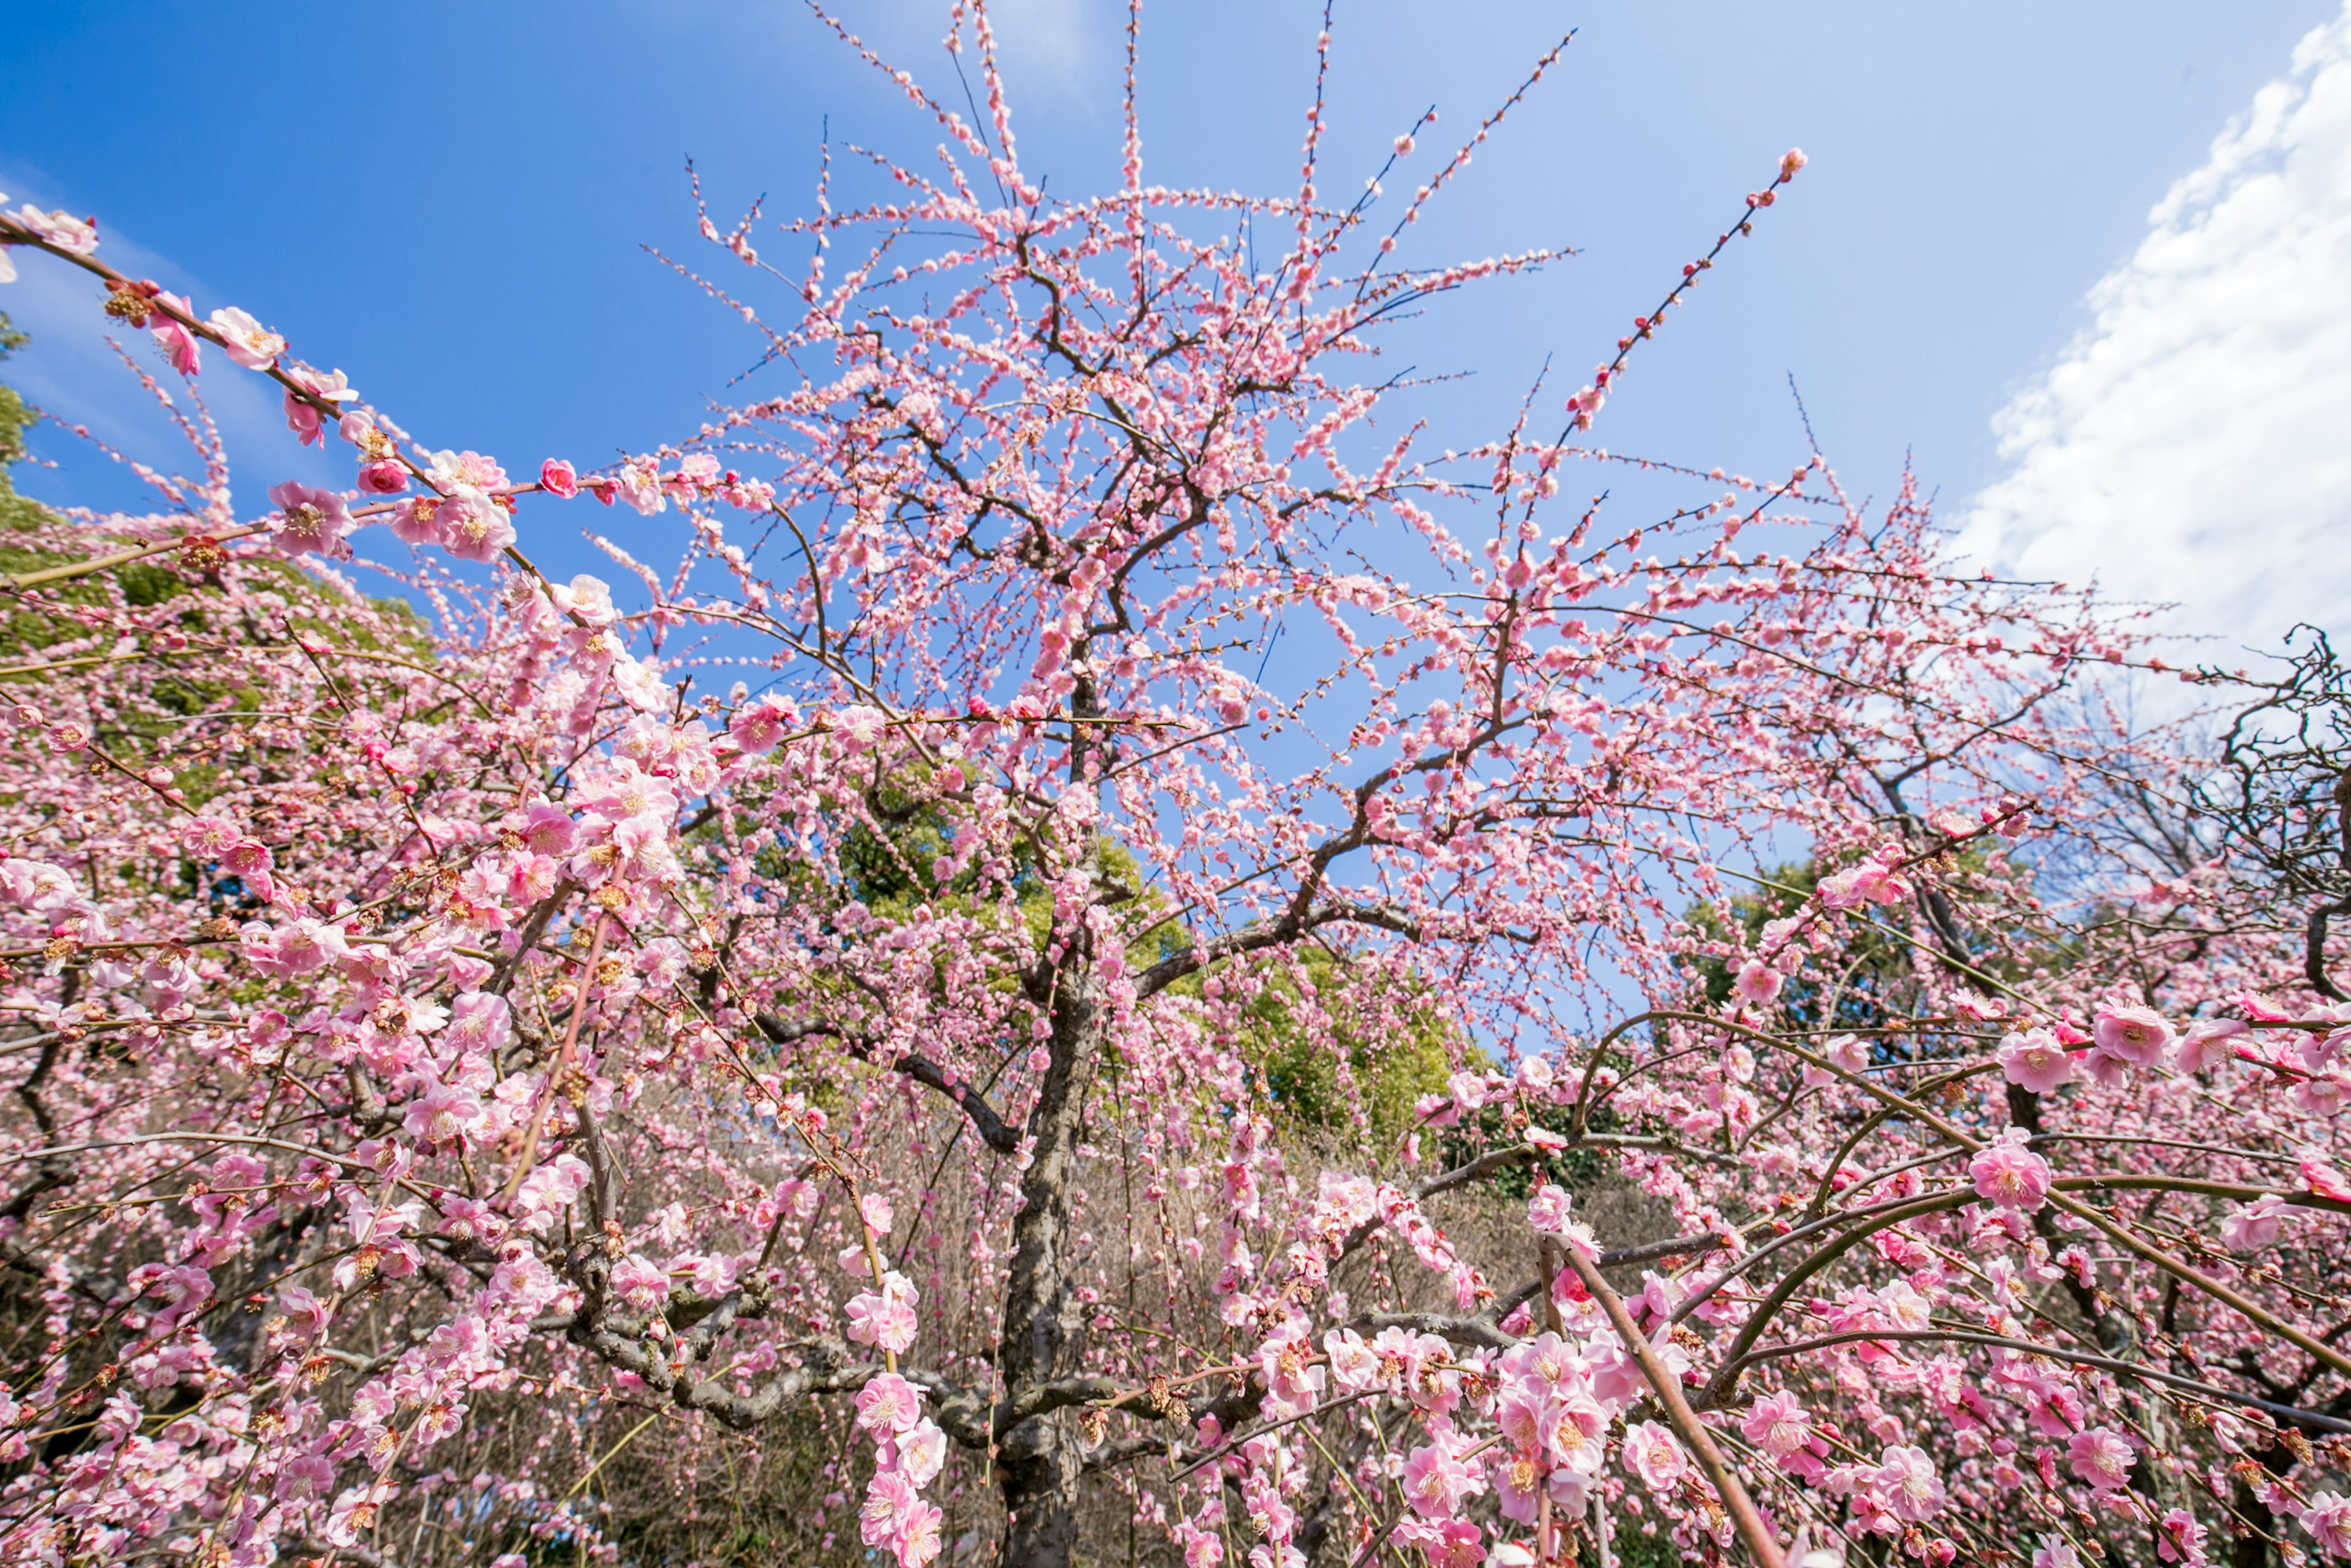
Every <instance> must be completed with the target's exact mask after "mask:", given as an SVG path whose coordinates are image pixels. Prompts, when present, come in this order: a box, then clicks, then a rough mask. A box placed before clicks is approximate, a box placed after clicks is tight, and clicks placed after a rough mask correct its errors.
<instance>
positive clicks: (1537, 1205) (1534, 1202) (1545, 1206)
mask: <svg viewBox="0 0 2351 1568" xmlns="http://www.w3.org/2000/svg"><path fill="white" fill-rule="evenodd" d="M1574 1203H1575V1199H1574V1198H1573V1197H1572V1196H1571V1195H1570V1194H1569V1192H1568V1190H1567V1189H1566V1188H1565V1187H1563V1186H1559V1185H1558V1184H1557V1183H1556V1182H1545V1183H1543V1184H1542V1185H1541V1186H1538V1187H1536V1188H1535V1190H1534V1196H1533V1197H1530V1198H1528V1199H1527V1223H1528V1225H1530V1226H1531V1227H1532V1228H1534V1232H1535V1234H1536V1235H1538V1236H1564V1235H1566V1234H1567V1228H1568V1226H1569V1225H1570V1224H1571V1223H1572V1221H1571V1220H1570V1218H1569V1216H1568V1210H1569V1209H1570V1208H1572V1207H1573V1206H1574Z"/></svg>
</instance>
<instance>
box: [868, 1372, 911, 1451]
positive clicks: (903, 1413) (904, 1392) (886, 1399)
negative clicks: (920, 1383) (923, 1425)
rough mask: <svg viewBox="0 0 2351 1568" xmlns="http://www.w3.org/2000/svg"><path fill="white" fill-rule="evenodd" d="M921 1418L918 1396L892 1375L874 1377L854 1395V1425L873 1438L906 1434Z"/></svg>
mask: <svg viewBox="0 0 2351 1568" xmlns="http://www.w3.org/2000/svg"><path fill="white" fill-rule="evenodd" d="M922 1415H923V1396H922V1395H921V1394H920V1393H919V1392H918V1391H917V1390H916V1389H915V1387H914V1385H913V1384H911V1383H909V1382H907V1381H906V1380H905V1379H904V1378H903V1377H901V1376H899V1375H897V1374H896V1373H894V1372H884V1373H880V1374H877V1375H875V1376H874V1377H873V1378H872V1379H871V1380H870V1381H869V1382H868V1383H867V1384H866V1385H865V1386H864V1387H862V1388H861V1389H859V1390H858V1391H857V1424H858V1426H860V1427H862V1428H864V1429H865V1430H866V1431H868V1432H872V1433H873V1434H874V1435H875V1436H877V1437H889V1436H894V1435H895V1434H897V1433H900V1432H904V1431H906V1430H908V1429H909V1428H911V1427H913V1426H914V1423H915V1422H916V1421H918V1420H920V1419H921V1418H922Z"/></svg>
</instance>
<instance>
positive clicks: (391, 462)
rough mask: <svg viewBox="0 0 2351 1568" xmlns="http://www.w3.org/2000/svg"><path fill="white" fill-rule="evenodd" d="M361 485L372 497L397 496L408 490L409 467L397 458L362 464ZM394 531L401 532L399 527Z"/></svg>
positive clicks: (386, 458) (385, 458)
mask: <svg viewBox="0 0 2351 1568" xmlns="http://www.w3.org/2000/svg"><path fill="white" fill-rule="evenodd" d="M359 483H360V489H362V490H365V491H366V492H367V493H368V494H370V495H371V496H396V495H398V494H399V493H400V492H401V491H402V490H405V489H407V488H408V467H407V465H405V464H403V463H402V462H401V461H400V460H399V459H398V458H396V457H384V458H380V459H378V460H377V461H375V462H373V463H362V464H360V474H359ZM412 526H413V525H412ZM393 531H394V532H395V533H396V532H398V531H399V529H398V528H397V526H395V528H394V529H393Z"/></svg>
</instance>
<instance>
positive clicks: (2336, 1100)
mask: <svg viewBox="0 0 2351 1568" xmlns="http://www.w3.org/2000/svg"><path fill="white" fill-rule="evenodd" d="M2286 1098H2287V1099H2288V1100H2290V1101H2292V1102H2293V1103H2294V1109H2295V1110H2297V1111H2300V1112H2302V1113H2304V1115H2308V1116H2339V1115H2341V1114H2342V1113H2343V1107H2344V1105H2345V1103H2346V1102H2351V1074H2346V1073H2345V1072H2343V1071H2341V1070H2340V1069H2337V1068H2333V1067H2330V1068H2327V1069H2326V1070H2325V1071H2321V1072H2314V1073H2312V1074H2311V1075H2310V1076H2309V1077H2307V1078H2304V1080H2303V1081H2302V1082H2299V1083H2297V1084H2295V1085H2294V1088H2293V1090H2292V1092H2289V1093H2288V1094H2287V1096H2286Z"/></svg>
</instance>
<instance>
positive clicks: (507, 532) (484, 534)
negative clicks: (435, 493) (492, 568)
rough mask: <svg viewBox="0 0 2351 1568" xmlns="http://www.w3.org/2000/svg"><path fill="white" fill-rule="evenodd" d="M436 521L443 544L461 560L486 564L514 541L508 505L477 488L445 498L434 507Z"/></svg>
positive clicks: (513, 530)
mask: <svg viewBox="0 0 2351 1568" xmlns="http://www.w3.org/2000/svg"><path fill="white" fill-rule="evenodd" d="M434 523H435V524H436V525H437V526H438V528H439V529H440V533H441V544H442V548H444V549H446V550H447V551H448V552H449V553H450V554H451V555H454V556H455V557H456V558H457V559H459V560H470V561H475V562H479V563H480V564H482V565H485V566H486V565H487V564H489V563H490V562H491V561H493V560H496V559H497V558H498V556H499V554H500V553H501V552H502V551H504V550H505V549H506V548H507V546H508V545H510V544H512V543H514V542H515V528H514V522H513V520H512V519H511V518H509V517H507V509H506V508H505V507H501V506H499V505H498V504H497V503H496V501H494V500H492V499H491V498H490V497H487V496H486V495H484V494H482V493H481V492H480V491H478V490H475V491H472V492H470V493H466V492H460V493H459V494H457V495H455V496H452V497H449V498H448V499H446V500H444V501H443V502H442V503H441V505H440V506H439V507H437V508H436V509H435V510H434Z"/></svg>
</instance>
